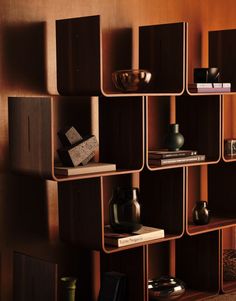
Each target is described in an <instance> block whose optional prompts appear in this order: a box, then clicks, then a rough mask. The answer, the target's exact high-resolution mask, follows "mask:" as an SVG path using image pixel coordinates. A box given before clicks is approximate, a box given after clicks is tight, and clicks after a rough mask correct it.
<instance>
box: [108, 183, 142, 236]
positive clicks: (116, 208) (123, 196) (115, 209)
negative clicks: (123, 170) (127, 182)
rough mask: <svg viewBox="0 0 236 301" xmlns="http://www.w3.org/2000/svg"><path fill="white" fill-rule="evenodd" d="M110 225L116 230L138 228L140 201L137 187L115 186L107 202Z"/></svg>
mask: <svg viewBox="0 0 236 301" xmlns="http://www.w3.org/2000/svg"><path fill="white" fill-rule="evenodd" d="M109 216H110V225H111V227H112V229H113V230H114V231H116V232H133V231H137V230H139V229H140V228H141V227H142V225H141V224H140V202H139V189H138V188H134V187H128V188H120V187H118V188H115V189H114V191H113V195H112V198H111V200H110V203H109Z"/></svg>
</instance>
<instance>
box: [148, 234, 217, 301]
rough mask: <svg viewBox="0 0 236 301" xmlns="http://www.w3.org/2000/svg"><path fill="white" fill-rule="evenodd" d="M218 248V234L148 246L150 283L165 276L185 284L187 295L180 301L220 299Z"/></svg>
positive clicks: (184, 238) (185, 237)
mask: <svg viewBox="0 0 236 301" xmlns="http://www.w3.org/2000/svg"><path fill="white" fill-rule="evenodd" d="M219 246H220V235H219V232H218V231H214V232H210V233H207V234H201V235H198V236H193V237H190V236H184V237H182V238H181V239H178V240H176V241H175V240H172V241H169V242H163V243H161V244H153V245H148V246H147V281H148V279H155V278H159V277H160V276H162V275H171V276H173V277H177V278H178V279H181V280H183V281H184V282H185V283H186V292H185V294H184V295H183V296H182V297H180V298H179V299H178V300H181V301H182V300H185V301H187V300H188V301H190V300H191V301H192V300H206V299H207V298H208V297H212V296H214V295H217V294H218V292H219V290H220V279H219V275H220V264H219V262H220V252H219V248H220V247H219ZM209 267H210V268H209ZM212 271H214V272H213V273H214V275H213V274H211V273H212ZM147 294H148V290H147ZM147 300H149V299H147Z"/></svg>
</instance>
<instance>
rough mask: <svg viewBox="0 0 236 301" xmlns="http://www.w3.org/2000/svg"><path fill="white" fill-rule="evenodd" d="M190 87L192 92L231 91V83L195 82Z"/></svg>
mask: <svg viewBox="0 0 236 301" xmlns="http://www.w3.org/2000/svg"><path fill="white" fill-rule="evenodd" d="M188 88H189V91H190V92H198V93H219V92H230V91H231V83H193V84H189V86H188Z"/></svg>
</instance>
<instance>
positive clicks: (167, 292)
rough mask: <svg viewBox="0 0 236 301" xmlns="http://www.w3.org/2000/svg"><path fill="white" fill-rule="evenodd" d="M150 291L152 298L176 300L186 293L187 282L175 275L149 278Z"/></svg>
mask: <svg viewBox="0 0 236 301" xmlns="http://www.w3.org/2000/svg"><path fill="white" fill-rule="evenodd" d="M148 293H149V298H150V300H174V299H177V298H179V297H181V296H182V295H183V294H184V293H185V284H184V282H183V281H182V280H179V279H177V278H175V277H171V276H162V277H160V278H158V279H151V280H148Z"/></svg>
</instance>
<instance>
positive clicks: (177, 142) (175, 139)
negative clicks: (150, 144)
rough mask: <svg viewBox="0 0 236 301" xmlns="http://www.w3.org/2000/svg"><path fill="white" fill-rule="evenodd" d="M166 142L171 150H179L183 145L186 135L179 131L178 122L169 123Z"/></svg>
mask: <svg viewBox="0 0 236 301" xmlns="http://www.w3.org/2000/svg"><path fill="white" fill-rule="evenodd" d="M165 144H166V147H167V148H168V150H170V151H178V150H179V149H180V148H181V147H182V146H183V144H184V136H183V135H182V134H181V133H180V132H179V125H178V123H171V124H170V125H169V130H168V134H167V136H166V143H165Z"/></svg>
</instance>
